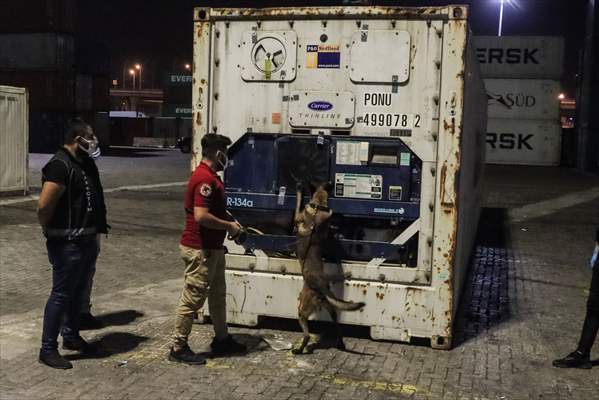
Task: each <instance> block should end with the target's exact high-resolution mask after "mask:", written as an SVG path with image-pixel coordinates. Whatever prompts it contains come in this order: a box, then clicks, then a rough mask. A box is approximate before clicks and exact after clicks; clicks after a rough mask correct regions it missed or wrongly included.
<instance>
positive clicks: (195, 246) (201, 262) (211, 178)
mask: <svg viewBox="0 0 599 400" xmlns="http://www.w3.org/2000/svg"><path fill="white" fill-rule="evenodd" d="M201 144H202V162H201V163H200V165H199V166H198V167H197V168H196V170H195V171H194V172H193V174H192V176H191V178H190V179H189V183H188V185H187V192H186V193H185V215H186V221H185V230H184V231H183V235H182V237H181V244H180V245H179V248H180V249H181V257H182V258H183V261H184V263H185V277H184V279H185V286H184V288H183V292H182V293H181V298H180V299H179V304H178V306H177V311H176V317H175V335H174V340H173V346H172V347H171V350H170V354H169V359H170V360H171V361H178V362H184V363H187V364H204V363H205V362H206V360H205V358H204V357H202V356H201V355H199V354H197V353H194V352H193V351H192V350H191V349H190V348H189V345H188V344H187V338H188V336H189V333H190V332H191V326H192V324H193V316H194V315H195V314H196V312H197V311H198V310H199V309H200V308H202V306H203V305H204V301H205V300H206V298H208V306H209V309H210V317H211V319H212V324H213V326H214V334H215V337H214V340H213V341H212V344H211V345H210V347H211V348H212V352H213V353H214V354H218V355H222V354H230V353H242V352H245V350H246V346H245V345H243V344H241V343H237V342H236V341H235V340H233V338H232V337H231V335H229V333H228V331H227V320H226V317H227V308H226V302H225V296H226V286H225V253H224V250H223V242H224V240H225V236H226V234H227V233H228V234H229V235H230V236H233V237H235V236H237V234H238V233H239V231H240V228H241V227H240V226H239V224H238V223H237V222H235V221H231V220H230V218H228V217H227V211H226V202H225V188H224V185H223V182H222V181H221V180H220V178H219V177H218V175H217V174H216V173H217V172H218V171H222V170H224V169H225V167H226V166H227V162H228V158H227V155H226V152H227V147H228V146H229V145H230V144H231V140H230V139H229V138H227V137H226V136H222V135H217V134H214V133H210V134H207V135H204V137H203V138H202V143H201Z"/></svg>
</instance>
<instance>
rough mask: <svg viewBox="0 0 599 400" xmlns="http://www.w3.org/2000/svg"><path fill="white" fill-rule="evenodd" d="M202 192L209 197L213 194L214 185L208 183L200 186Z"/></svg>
mask: <svg viewBox="0 0 599 400" xmlns="http://www.w3.org/2000/svg"><path fill="white" fill-rule="evenodd" d="M200 194H201V195H202V196H204V197H209V196H210V195H211V194H212V186H210V185H209V184H207V183H204V184H202V186H200Z"/></svg>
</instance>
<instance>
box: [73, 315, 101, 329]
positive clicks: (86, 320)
mask: <svg viewBox="0 0 599 400" xmlns="http://www.w3.org/2000/svg"><path fill="white" fill-rule="evenodd" d="M103 326H104V325H103V324H102V321H100V320H99V319H98V318H96V317H94V316H93V315H92V314H91V313H86V314H79V329H82V330H88V329H100V328H102V327H103Z"/></svg>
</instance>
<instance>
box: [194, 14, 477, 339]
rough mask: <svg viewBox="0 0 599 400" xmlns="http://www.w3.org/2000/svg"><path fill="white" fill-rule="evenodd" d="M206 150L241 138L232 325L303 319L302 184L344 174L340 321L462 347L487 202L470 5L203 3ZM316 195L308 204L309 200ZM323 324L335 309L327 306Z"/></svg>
mask: <svg viewBox="0 0 599 400" xmlns="http://www.w3.org/2000/svg"><path fill="white" fill-rule="evenodd" d="M194 20H195V26H194V68H193V99H192V102H193V103H192V108H193V134H194V143H193V158H192V168H194V167H195V166H197V165H198V164H199V162H200V160H201V149H200V139H201V137H202V136H203V135H205V134H207V133H210V132H216V133H219V134H223V135H227V136H229V137H230V138H231V140H232V141H233V145H232V146H231V148H230V151H229V157H230V161H231V163H230V167H229V168H227V170H226V172H225V177H224V178H225V189H226V195H227V204H228V208H229V210H230V211H231V212H232V213H233V215H234V216H235V218H237V219H239V221H240V222H241V223H243V224H245V225H248V226H252V227H255V228H257V229H258V230H260V231H261V232H262V233H263V234H262V235H259V234H250V235H249V238H248V240H247V241H246V242H245V243H244V244H243V245H241V246H240V245H236V244H235V243H232V242H227V243H226V246H227V271H226V276H227V318H228V321H229V322H231V323H237V324H242V325H250V326H253V325H257V324H258V320H259V317H261V316H268V317H285V318H297V306H298V300H297V296H298V294H299V292H300V290H301V287H302V277H301V271H300V266H299V263H298V261H297V258H296V257H295V255H294V242H295V237H294V236H293V226H292V221H293V208H294V205H295V188H296V185H297V182H298V181H300V182H303V184H304V185H307V184H308V183H310V182H325V181H328V182H331V183H332V186H333V189H332V192H331V196H330V204H329V205H330V207H331V208H332V209H333V210H334V214H333V225H334V227H335V229H334V232H335V235H334V240H333V243H334V245H333V246H331V247H329V248H328V249H327V251H326V254H325V261H326V270H327V274H329V275H330V276H331V277H332V278H333V280H337V282H336V283H335V284H333V286H332V289H333V291H334V292H336V293H337V295H339V296H340V297H342V298H347V299H351V300H353V301H364V302H365V303H366V307H365V308H364V309H363V310H362V311H361V312H353V313H351V312H345V313H341V314H340V322H342V323H346V324H355V325H363V326H367V327H369V328H370V335H371V337H372V338H373V339H388V340H398V341H406V342H407V341H410V340H411V338H415V337H418V338H427V339H430V341H431V346H432V347H434V348H443V349H447V348H450V347H451V345H452V338H453V334H452V327H453V324H454V321H455V315H456V310H457V305H458V302H459V298H460V292H461V289H462V286H463V284H464V282H465V277H466V273H467V269H468V264H469V257H470V254H471V250H472V247H473V243H474V239H475V233H476V229H477V223H478V218H479V211H480V207H479V204H480V194H481V193H480V189H481V176H482V175H481V174H482V168H483V165H484V148H485V146H484V132H485V127H486V113H487V107H486V105H487V98H486V93H485V90H484V86H483V82H482V80H481V77H480V73H479V67H478V63H477V60H476V54H475V51H474V47H473V44H472V36H471V35H470V33H469V29H468V8H467V7H466V6H447V7H426V8H405V7H326V8H306V7H302V8H267V9H231V8H229V9H211V8H196V9H195V11H194ZM305 200H307V198H306V199H305ZM315 317H316V318H317V319H326V318H328V316H327V315H325V314H319V315H317V316H315Z"/></svg>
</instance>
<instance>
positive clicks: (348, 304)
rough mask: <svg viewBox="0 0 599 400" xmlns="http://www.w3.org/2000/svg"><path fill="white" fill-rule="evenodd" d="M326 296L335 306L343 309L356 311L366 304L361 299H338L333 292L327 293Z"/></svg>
mask: <svg viewBox="0 0 599 400" xmlns="http://www.w3.org/2000/svg"><path fill="white" fill-rule="evenodd" d="M324 297H325V298H326V299H327V301H328V302H329V303H331V304H332V305H333V307H335V308H337V309H339V310H343V311H356V310H359V309H360V308H362V307H364V306H365V305H366V303H364V302H361V301H360V302H357V303H356V302H353V301H345V300H341V299H338V298H336V297H335V296H333V294H332V293H330V292H329V293H327V294H326V295H325V296H324Z"/></svg>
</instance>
